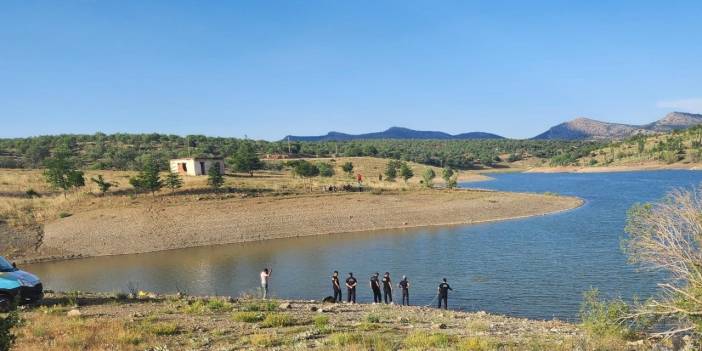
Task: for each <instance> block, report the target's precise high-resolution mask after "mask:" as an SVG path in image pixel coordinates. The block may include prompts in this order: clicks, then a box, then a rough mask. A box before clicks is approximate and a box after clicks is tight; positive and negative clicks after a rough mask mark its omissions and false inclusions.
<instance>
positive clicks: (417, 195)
mask: <svg viewBox="0 0 702 351" xmlns="http://www.w3.org/2000/svg"><path fill="white" fill-rule="evenodd" d="M581 203H582V201H581V200H580V199H577V198H573V197H561V196H549V195H541V194H522V193H504V192H488V191H470V190H456V191H438V190H437V191H419V192H407V193H404V192H400V193H396V194H383V195H374V194H371V193H345V194H328V195H308V196H290V197H260V198H245V199H225V200H208V201H199V202H191V203H184V204H175V205H174V204H172V203H171V204H169V203H162V202H159V201H158V198H157V199H155V200H150V201H149V200H147V201H144V203H140V204H135V205H133V206H129V207H124V208H109V209H96V210H91V211H85V212H80V213H77V214H74V215H73V216H71V217H67V218H62V219H59V220H55V221H53V222H50V223H47V224H46V225H45V227H44V237H43V244H42V246H41V250H40V251H41V252H43V253H44V255H43V256H42V255H39V257H37V258H43V259H47V258H52V256H53V258H60V257H70V256H82V257H87V256H103V255H118V254H130V253H142V252H151V251H160V250H168V249H176V248H184V247H194V246H205V245H216V244H229V243H238V242H247V241H257V240H268V239H277V238H289V237H299V236H309V235H320V234H330V233H346V232H355V231H368V230H378V229H391V228H408V227H418V226H434V225H452V224H464V223H478V222H486V221H498V220H505V219H512V218H519V217H525V216H534V215H542V214H547V213H553V212H558V211H563V210H567V209H571V208H575V207H577V206H579V205H581Z"/></svg>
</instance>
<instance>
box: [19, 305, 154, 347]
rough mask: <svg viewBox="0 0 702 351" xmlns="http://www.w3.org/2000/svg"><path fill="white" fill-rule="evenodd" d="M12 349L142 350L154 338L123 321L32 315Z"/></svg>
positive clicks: (21, 329) (20, 331)
mask: <svg viewBox="0 0 702 351" xmlns="http://www.w3.org/2000/svg"><path fill="white" fill-rule="evenodd" d="M18 337H19V340H20V342H17V343H16V345H15V347H14V348H13V350H18V351H23V350H27V351H30V350H32V351H33V350H47V349H49V348H50V349H51V350H79V349H85V350H116V349H117V350H143V349H144V347H143V345H144V344H145V343H148V342H149V341H150V340H151V339H152V338H153V336H152V335H150V334H149V333H148V331H145V330H143V328H140V327H139V326H137V325H133V324H130V323H128V322H125V321H122V320H102V319H93V318H67V317H66V316H65V315H61V316H59V315H55V314H42V313H38V314H35V315H34V316H33V317H32V318H31V322H30V323H24V325H23V326H22V327H21V328H20V329H19V331H18ZM49 345H50V346H49Z"/></svg>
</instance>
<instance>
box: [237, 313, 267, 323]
mask: <svg viewBox="0 0 702 351" xmlns="http://www.w3.org/2000/svg"><path fill="white" fill-rule="evenodd" d="M265 317H266V315H265V314H263V313H260V312H249V311H240V312H234V314H232V319H234V320H235V321H237V322H244V323H256V322H260V321H262V320H263V318H265Z"/></svg>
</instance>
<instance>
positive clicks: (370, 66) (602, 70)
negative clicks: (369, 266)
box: [0, 0, 702, 140]
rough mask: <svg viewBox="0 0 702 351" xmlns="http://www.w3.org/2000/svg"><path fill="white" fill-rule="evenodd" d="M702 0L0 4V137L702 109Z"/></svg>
mask: <svg viewBox="0 0 702 351" xmlns="http://www.w3.org/2000/svg"><path fill="white" fill-rule="evenodd" d="M700 14H702V2H700V1H612V2H605V1H579V2H576V1H483V2H477V1H407V0H402V1H377V0H373V1H311V0H310V1H273V0H272V1H155V0H152V1H88V0H84V1H68V0H67V1H32V0H17V1H14V0H5V1H2V2H0V125H1V126H2V127H1V128H0V137H15V136H31V135H40V134H58V133H93V132H96V131H102V132H105V133H113V132H163V133H175V134H206V135H216V136H235V137H243V136H244V135H247V136H248V137H250V138H257V139H269V140H276V139H280V138H282V137H283V136H284V135H286V134H297V135H315V134H324V133H326V132H328V131H330V130H336V131H342V132H349V133H359V132H370V131H378V130H383V129H385V128H387V127H390V126H404V127H409V128H415V129H424V130H442V131H446V132H451V133H459V132H468V131H488V132H494V133H498V134H501V135H504V136H508V137H515V138H526V137H532V136H534V135H536V134H538V133H540V132H542V131H544V130H545V129H547V128H548V127H550V126H551V125H554V124H557V123H560V122H563V121H565V120H568V119H572V118H574V117H578V116H587V117H591V118H595V119H600V120H606V121H611V122H622V123H647V122H651V121H653V120H655V119H658V118H661V117H662V116H663V115H665V114H666V113H667V112H670V111H673V110H683V111H687V112H698V113H702V65H700V63H701V62H702V45H700V38H702V25H701V24H700V20H699V16H700Z"/></svg>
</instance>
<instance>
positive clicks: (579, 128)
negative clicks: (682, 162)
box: [533, 112, 702, 140]
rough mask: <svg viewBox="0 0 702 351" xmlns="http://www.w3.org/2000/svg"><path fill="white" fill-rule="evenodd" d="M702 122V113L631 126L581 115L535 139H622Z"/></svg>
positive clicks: (671, 115) (670, 116)
mask: <svg viewBox="0 0 702 351" xmlns="http://www.w3.org/2000/svg"><path fill="white" fill-rule="evenodd" d="M699 124H702V115H697V114H692V113H685V112H671V113H669V114H667V115H666V116H665V117H663V118H661V119H659V120H657V121H655V122H652V123H649V124H646V125H641V126H639V125H629V124H620V123H609V122H602V121H597V120H594V119H589V118H584V117H579V118H576V119H574V120H572V121H568V122H565V123H561V124H559V125H556V126H553V127H551V128H550V129H549V130H547V131H546V132H544V133H541V134H539V135H537V136H535V137H534V138H533V139H535V140H554V139H555V140H621V139H626V138H629V137H632V136H635V135H651V134H655V133H660V132H670V131H673V130H679V129H685V128H689V127H692V126H696V125H699Z"/></svg>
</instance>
